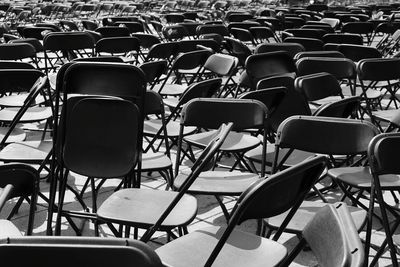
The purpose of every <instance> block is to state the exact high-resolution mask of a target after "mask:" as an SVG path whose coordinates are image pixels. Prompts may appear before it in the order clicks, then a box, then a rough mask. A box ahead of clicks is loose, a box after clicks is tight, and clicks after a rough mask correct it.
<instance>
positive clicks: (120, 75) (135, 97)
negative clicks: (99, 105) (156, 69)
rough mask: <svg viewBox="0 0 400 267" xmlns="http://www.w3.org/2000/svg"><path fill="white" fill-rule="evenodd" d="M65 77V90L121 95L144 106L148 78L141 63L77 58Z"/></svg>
mask: <svg viewBox="0 0 400 267" xmlns="http://www.w3.org/2000/svg"><path fill="white" fill-rule="evenodd" d="M60 75H62V74H60ZM61 78H63V88H62V91H63V92H64V94H85V95H101V96H115V97H121V98H124V99H127V100H130V101H133V102H136V104H137V105H138V107H139V109H140V110H142V107H143V103H142V101H143V96H144V94H145V91H146V78H145V75H144V73H143V71H142V70H140V69H139V68H138V67H135V66H132V65H129V64H122V63H108V62H74V63H73V64H71V65H70V66H68V67H67V69H66V70H65V73H64V74H63V75H62V77H61ZM57 79H58V77H57Z"/></svg>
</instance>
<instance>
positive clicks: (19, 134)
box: [0, 127, 26, 143]
mask: <svg viewBox="0 0 400 267" xmlns="http://www.w3.org/2000/svg"><path fill="white" fill-rule="evenodd" d="M8 130H9V128H8V127H0V140H2V139H3V138H4V136H5V134H6V133H7V132H8ZM25 138H26V133H25V132H24V131H23V130H22V129H21V128H19V127H16V128H14V129H13V130H12V132H11V134H10V135H9V136H8V138H7V141H6V143H14V142H22V141H24V140H25Z"/></svg>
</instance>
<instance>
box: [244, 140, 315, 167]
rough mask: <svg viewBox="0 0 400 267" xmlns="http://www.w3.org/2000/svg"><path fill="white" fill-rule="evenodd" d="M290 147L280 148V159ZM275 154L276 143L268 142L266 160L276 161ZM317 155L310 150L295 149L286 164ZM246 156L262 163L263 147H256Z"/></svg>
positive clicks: (280, 159) (291, 164)
mask: <svg viewBox="0 0 400 267" xmlns="http://www.w3.org/2000/svg"><path fill="white" fill-rule="evenodd" d="M288 151H289V149H286V148H285V149H280V153H279V155H278V161H279V162H280V161H282V159H283V157H284V156H285V154H286V152H288ZM274 155H275V145H274V144H267V154H266V157H265V161H266V162H269V163H271V164H272V162H273V161H274ZM313 156H315V153H310V152H305V151H301V150H294V151H293V152H292V154H291V155H290V156H289V158H288V159H287V160H286V161H285V166H293V165H296V164H298V163H300V162H302V161H304V160H305V159H307V158H309V157H313ZM244 157H245V158H246V159H249V160H251V161H254V162H257V163H261V158H262V147H261V146H260V147H256V148H254V149H252V150H250V151H247V152H246V153H245V154H244Z"/></svg>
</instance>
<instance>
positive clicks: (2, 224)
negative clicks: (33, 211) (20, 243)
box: [0, 220, 22, 239]
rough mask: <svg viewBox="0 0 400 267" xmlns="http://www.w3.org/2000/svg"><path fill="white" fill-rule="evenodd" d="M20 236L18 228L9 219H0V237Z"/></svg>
mask: <svg viewBox="0 0 400 267" xmlns="http://www.w3.org/2000/svg"><path fill="white" fill-rule="evenodd" d="M20 236H22V234H21V232H20V231H19V230H18V228H17V227H16V226H15V225H14V224H13V223H12V222H10V221H9V220H0V238H1V239H2V238H7V237H20Z"/></svg>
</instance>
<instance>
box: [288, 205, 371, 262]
mask: <svg viewBox="0 0 400 267" xmlns="http://www.w3.org/2000/svg"><path fill="white" fill-rule="evenodd" d="M302 235H303V238H302V239H301V241H300V243H299V244H298V245H297V246H296V248H295V249H294V250H293V251H292V252H291V254H290V256H289V257H287V258H286V259H285V261H284V263H283V265H284V266H286V265H288V264H289V263H290V262H291V261H292V259H293V258H294V256H296V254H297V253H298V252H300V250H301V249H302V248H304V247H305V246H306V245H309V247H310V248H311V250H312V252H313V254H314V255H315V257H316V258H317V261H318V265H319V266H354V267H361V266H364V264H365V254H364V248H363V245H362V243H361V240H360V237H359V235H358V232H357V229H356V227H355V225H354V222H353V219H352V217H351V214H350V212H349V208H348V207H347V205H346V203H343V202H339V203H336V204H328V205H326V206H325V207H323V208H321V209H320V210H319V211H318V212H317V213H316V214H315V216H314V217H313V219H312V220H311V221H310V222H309V223H308V224H307V225H306V227H305V228H304V230H303V232H302Z"/></svg>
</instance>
